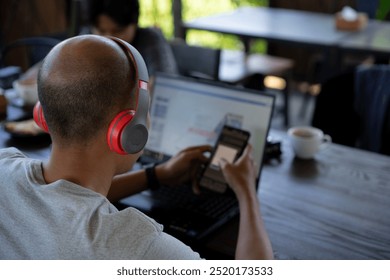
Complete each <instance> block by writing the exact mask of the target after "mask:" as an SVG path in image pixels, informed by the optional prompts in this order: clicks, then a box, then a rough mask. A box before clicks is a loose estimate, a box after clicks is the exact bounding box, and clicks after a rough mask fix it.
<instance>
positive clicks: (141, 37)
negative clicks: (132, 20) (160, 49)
mask: <svg viewBox="0 0 390 280" xmlns="http://www.w3.org/2000/svg"><path fill="white" fill-rule="evenodd" d="M137 33H138V34H137V37H136V39H135V41H138V42H148V43H149V44H150V43H153V44H155V43H158V42H164V43H166V40H165V37H164V35H163V33H162V31H161V30H160V29H159V28H157V27H147V28H138V29H137Z"/></svg>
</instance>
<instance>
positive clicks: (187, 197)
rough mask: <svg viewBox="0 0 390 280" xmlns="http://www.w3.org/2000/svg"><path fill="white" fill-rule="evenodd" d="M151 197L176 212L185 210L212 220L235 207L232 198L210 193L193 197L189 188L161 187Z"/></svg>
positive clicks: (234, 199)
mask: <svg viewBox="0 0 390 280" xmlns="http://www.w3.org/2000/svg"><path fill="white" fill-rule="evenodd" d="M152 195H153V196H154V197H155V198H156V199H157V200H159V201H164V203H165V204H167V205H170V206H171V207H172V208H176V209H177V210H178V211H180V210H186V211H190V212H193V213H196V214H200V215H204V216H206V217H209V218H213V219H217V218H218V217H220V216H221V215H223V214H224V213H225V212H226V211H228V210H229V209H230V208H231V207H234V206H236V205H237V199H236V198H235V197H234V196H224V195H221V194H215V193H212V192H210V191H202V193H201V194H200V195H194V194H193V192H192V189H191V187H189V186H178V187H161V188H159V189H158V190H156V191H153V193H152Z"/></svg>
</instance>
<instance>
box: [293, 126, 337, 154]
mask: <svg viewBox="0 0 390 280" xmlns="http://www.w3.org/2000/svg"><path fill="white" fill-rule="evenodd" d="M287 134H288V136H289V139H290V143H291V146H292V148H293V150H294V153H295V155H296V156H297V157H298V158H301V159H312V158H313V157H314V156H315V154H316V153H317V152H318V151H319V150H320V149H322V148H325V147H326V146H327V145H328V144H329V143H331V142H332V138H331V137H330V136H329V135H327V134H324V132H323V131H322V130H320V129H318V128H315V127H311V126H296V127H292V128H290V129H289V130H288V131H287Z"/></svg>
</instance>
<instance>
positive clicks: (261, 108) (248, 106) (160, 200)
mask: <svg viewBox="0 0 390 280" xmlns="http://www.w3.org/2000/svg"><path fill="white" fill-rule="evenodd" d="M151 95H152V101H151V107H150V114H151V128H150V131H149V139H148V142H147V144H146V146H145V150H144V153H143V155H142V156H141V158H140V162H141V163H142V164H148V163H152V162H162V161H165V160H167V159H169V158H170V157H171V156H173V155H175V154H177V153H178V152H179V151H180V150H182V149H184V148H186V147H189V146H194V145H203V144H209V145H211V146H213V145H214V144H215V142H216V140H217V138H218V136H219V132H220V131H221V130H222V128H223V127H224V125H228V126H233V127H237V128H241V129H243V130H247V131H249V132H250V134H251V136H250V139H249V143H251V144H252V146H253V151H254V160H255V162H256V164H257V166H258V167H259V170H258V173H257V184H258V182H259V178H260V172H261V167H262V159H263V154H264V150H265V145H266V139H267V134H268V131H269V127H270V121H271V117H272V113H273V108H274V96H272V95H269V94H265V93H262V92H259V91H254V90H250V89H245V88H242V87H236V86H232V85H231V86H229V85H226V84H223V83H218V82H211V81H206V80H199V79H192V78H187V77H181V76H172V75H166V74H161V73H158V74H157V75H156V76H155V81H154V86H153V88H152V91H151ZM118 207H119V208H125V207H135V208H137V209H139V210H141V211H142V212H144V213H146V214H147V215H148V216H150V217H152V218H154V219H155V220H156V221H157V222H159V223H161V224H162V225H163V226H164V230H165V231H166V232H168V233H169V234H172V235H173V236H176V237H177V238H179V239H182V240H185V239H190V240H200V239H202V238H204V237H206V236H208V235H209V234H210V233H212V232H213V231H215V230H216V229H218V228H219V227H220V226H222V225H223V224H225V223H226V222H227V221H229V220H230V219H231V218H233V217H234V216H236V215H237V214H238V203H237V199H236V197H235V195H234V193H233V192H232V191H228V192H225V193H223V194H221V193H216V192H213V191H207V190H202V191H201V194H200V195H196V194H194V193H193V191H192V187H191V185H190V184H188V185H183V186H176V187H169V186H162V187H161V188H159V189H158V190H147V191H144V192H141V193H140V194H136V195H133V196H129V197H127V198H124V199H122V200H120V201H119V203H118Z"/></svg>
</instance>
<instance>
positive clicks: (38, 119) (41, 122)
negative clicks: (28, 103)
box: [33, 101, 49, 133]
mask: <svg viewBox="0 0 390 280" xmlns="http://www.w3.org/2000/svg"><path fill="white" fill-rule="evenodd" d="M33 117H34V121H35V123H36V124H37V125H38V126H39V127H40V128H41V129H42V130H43V131H45V132H46V133H49V128H48V126H47V123H46V120H45V116H44V115H43V110H42V106H41V102H39V101H38V102H37V103H36V104H35V106H34V110H33Z"/></svg>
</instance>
